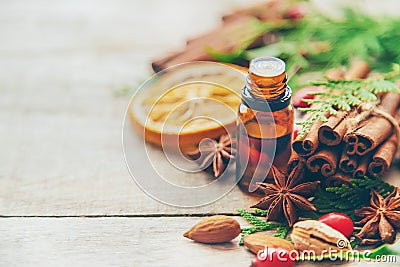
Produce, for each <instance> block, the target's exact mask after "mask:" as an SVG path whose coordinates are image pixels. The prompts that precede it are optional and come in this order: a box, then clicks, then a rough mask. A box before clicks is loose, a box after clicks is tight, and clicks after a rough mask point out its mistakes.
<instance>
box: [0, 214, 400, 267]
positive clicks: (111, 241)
mask: <svg viewBox="0 0 400 267" xmlns="http://www.w3.org/2000/svg"><path fill="white" fill-rule="evenodd" d="M236 219H238V220H239V221H240V222H241V224H242V226H245V225H246V224H245V223H244V222H243V221H242V220H241V218H236ZM199 220H201V218H196V217H194V218H193V217H178V218H58V219H55V218H4V219H2V220H1V223H0V262H1V266H9V267H11V266H152V267H156V266H160V267H161V266H162V267H169V266H177V267H180V266H182V267H183V266H193V267H197V266H198V267H201V266H232V267H243V266H249V265H250V264H249V263H250V261H251V260H252V259H253V258H254V256H253V254H251V252H249V251H247V249H246V248H245V247H241V246H239V245H238V240H239V237H238V238H236V239H234V240H233V241H232V242H229V243H224V244H217V245H205V244H200V243H196V242H193V241H191V240H188V239H186V238H184V237H183V236H182V234H183V233H184V232H185V231H186V230H187V229H189V228H190V227H191V226H192V225H194V224H195V223H197V222H198V221H199ZM337 264H339V263H331V262H324V263H310V262H303V263H299V264H298V266H306V267H307V266H308V267H311V266H320V265H322V266H332V265H335V266H336V265H337ZM340 266H346V267H347V266H352V267H356V266H357V267H358V266H376V263H368V262H361V263H360V262H354V263H346V264H343V263H342V264H341V265H340ZM379 266H398V263H397V265H396V264H394V263H380V264H379Z"/></svg>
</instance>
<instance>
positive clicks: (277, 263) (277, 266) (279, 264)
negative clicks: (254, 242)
mask: <svg viewBox="0 0 400 267" xmlns="http://www.w3.org/2000/svg"><path fill="white" fill-rule="evenodd" d="M295 256H296V254H293V255H291V252H290V251H288V250H287V249H284V248H279V247H268V248H266V250H264V251H262V252H261V251H260V252H259V253H258V255H257V256H256V259H255V260H254V261H253V262H252V264H251V266H252V267H293V266H294V265H295V259H294V257H295Z"/></svg>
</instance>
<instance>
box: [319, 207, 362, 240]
mask: <svg viewBox="0 0 400 267" xmlns="http://www.w3.org/2000/svg"><path fill="white" fill-rule="evenodd" d="M318 221H320V222H323V223H325V224H326V225H329V226H330V227H332V228H333V229H335V230H337V231H339V232H341V233H342V234H343V235H344V236H345V237H347V238H350V237H351V235H352V234H353V231H354V225H353V221H352V220H351V219H350V217H349V216H347V215H346V214H343V213H340V212H332V213H328V214H325V215H323V216H322V217H321V218H319V219H318Z"/></svg>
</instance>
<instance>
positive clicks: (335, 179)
mask: <svg viewBox="0 0 400 267" xmlns="http://www.w3.org/2000/svg"><path fill="white" fill-rule="evenodd" d="M350 179H351V178H350V176H349V175H345V174H343V173H341V172H337V173H335V174H334V175H332V176H329V177H328V178H326V180H325V185H326V186H327V187H334V186H340V185H342V184H350V183H351V181H350Z"/></svg>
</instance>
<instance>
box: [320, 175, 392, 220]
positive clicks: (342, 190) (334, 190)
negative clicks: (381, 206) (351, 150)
mask: <svg viewBox="0 0 400 267" xmlns="http://www.w3.org/2000/svg"><path fill="white" fill-rule="evenodd" d="M350 182H351V184H350V185H346V184H343V185H341V186H336V187H327V188H325V189H324V188H319V189H318V190H317V191H316V192H315V194H314V197H315V198H314V200H313V201H312V203H313V204H314V205H315V207H316V208H317V210H318V212H320V213H329V212H338V211H339V212H342V213H345V214H347V215H349V216H350V217H352V218H353V219H354V210H356V209H359V208H361V207H364V206H368V205H369V202H370V198H371V195H370V192H371V190H372V189H375V190H376V191H378V192H379V193H380V194H381V195H382V196H387V195H388V194H390V192H392V191H393V186H392V185H390V184H388V183H386V182H385V181H383V180H382V179H380V178H378V177H367V176H366V177H364V178H353V179H351V180H350Z"/></svg>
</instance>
